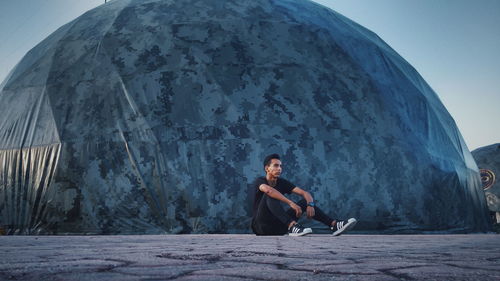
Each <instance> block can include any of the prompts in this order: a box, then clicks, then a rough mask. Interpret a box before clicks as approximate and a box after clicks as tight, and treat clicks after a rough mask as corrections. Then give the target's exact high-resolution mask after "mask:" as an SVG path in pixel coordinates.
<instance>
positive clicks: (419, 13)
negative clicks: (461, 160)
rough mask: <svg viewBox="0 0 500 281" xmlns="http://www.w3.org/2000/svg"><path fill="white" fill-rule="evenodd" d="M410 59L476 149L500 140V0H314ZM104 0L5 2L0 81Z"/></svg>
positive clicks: (0, 9)
mask: <svg viewBox="0 0 500 281" xmlns="http://www.w3.org/2000/svg"><path fill="white" fill-rule="evenodd" d="M113 1H119V0H113ZM316 2H318V3H320V4H323V5H325V6H327V7H330V8H332V9H334V10H336V11H337V12H339V13H341V14H343V15H345V16H347V17H349V18H350V19H352V20H354V21H356V22H358V23H359V24H361V25H363V26H365V27H367V28H368V29H370V30H372V31H374V32H375V33H377V34H378V35H379V36H380V37H381V38H382V39H383V40H384V41H386V42H387V43H388V44H389V45H390V46H391V47H392V48H393V49H395V50H396V51H397V52H398V53H399V54H400V55H401V56H402V57H403V58H405V59H406V60H407V61H408V62H409V63H410V64H412V65H413V66H414V67H415V68H416V69H417V71H418V72H419V73H420V75H422V76H423V77H424V79H425V80H426V81H427V83H428V84H429V85H430V86H431V87H432V88H433V89H434V90H435V91H436V93H437V94H438V95H439V97H440V98H441V101H442V102H443V103H444V105H445V106H446V108H447V109H448V111H449V112H450V113H451V115H452V116H453V118H454V119H455V121H456V123H457V125H458V127H459V129H460V132H461V133H462V135H463V137H464V139H465V142H466V143H467V145H468V147H469V149H470V150H474V149H476V148H478V147H482V146H485V145H489V144H493V143H498V142H500V0H477V1H473V0H316ZM103 3H104V0H99V1H97V0H16V1H8V0H1V1H0V38H1V40H0V81H3V80H4V78H5V77H6V76H7V74H8V72H9V71H10V70H11V69H12V68H13V67H14V66H15V64H16V63H17V62H19V60H20V59H21V58H22V56H23V55H24V54H26V52H27V51H29V50H30V49H31V48H32V47H34V46H35V45H36V44H37V43H39V42H40V41H42V40H43V39H44V38H45V37H47V36H48V35H49V34H50V33H52V32H53V31H55V30H56V29H57V28H58V27H60V26H61V25H63V24H65V23H67V22H69V21H70V20H72V19H74V18H76V17H77V16H79V15H81V14H82V13H83V12H85V11H87V10H89V9H92V8H94V7H97V6H98V5H101V4H103Z"/></svg>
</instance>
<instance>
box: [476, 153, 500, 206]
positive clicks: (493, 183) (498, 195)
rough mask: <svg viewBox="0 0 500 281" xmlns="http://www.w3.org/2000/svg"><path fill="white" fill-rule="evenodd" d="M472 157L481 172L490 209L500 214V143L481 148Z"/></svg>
mask: <svg viewBox="0 0 500 281" xmlns="http://www.w3.org/2000/svg"><path fill="white" fill-rule="evenodd" d="M472 156H473V157H474V159H475V160H476V163H477V166H478V167H479V169H480V172H481V173H480V174H481V180H482V183H483V189H484V193H485V195H486V201H487V203H488V208H489V209H490V211H492V212H500V143H496V144H492V145H488V146H483V147H480V148H478V149H476V150H474V151H472Z"/></svg>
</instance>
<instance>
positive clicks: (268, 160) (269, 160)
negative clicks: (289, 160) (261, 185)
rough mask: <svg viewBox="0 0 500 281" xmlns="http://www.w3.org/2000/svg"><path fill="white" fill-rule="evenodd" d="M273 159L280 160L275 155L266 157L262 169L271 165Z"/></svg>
mask: <svg viewBox="0 0 500 281" xmlns="http://www.w3.org/2000/svg"><path fill="white" fill-rule="evenodd" d="M273 159H279V160H281V158H280V156H279V155H278V154H276V153H273V154H271V155H267V156H266V158H264V168H265V167H266V166H268V165H269V164H271V160H273Z"/></svg>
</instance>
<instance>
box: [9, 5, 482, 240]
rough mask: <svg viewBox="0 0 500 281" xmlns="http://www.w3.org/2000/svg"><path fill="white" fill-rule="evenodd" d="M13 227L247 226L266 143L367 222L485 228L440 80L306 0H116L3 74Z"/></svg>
mask: <svg viewBox="0 0 500 281" xmlns="http://www.w3.org/2000/svg"><path fill="white" fill-rule="evenodd" d="M0 89H1V92H0V112H2V119H1V120H0V149H1V150H0V165H1V166H0V177H1V178H0V184H1V185H0V219H1V223H0V226H2V227H3V228H4V229H6V230H7V232H9V233H48V234H50V233H203V232H229V233H241V232H250V228H249V224H250V216H251V209H250V206H251V201H252V199H253V191H252V190H249V186H248V183H250V182H251V181H252V180H253V179H254V178H255V177H257V176H260V175H263V172H264V171H263V168H262V164H261V162H262V159H263V157H264V156H265V155H266V154H268V153H273V152H277V153H280V154H282V155H283V162H284V165H285V166H284V167H285V172H284V175H283V176H284V177H285V178H287V179H289V180H291V181H292V182H294V183H295V184H296V185H298V186H300V187H302V188H305V189H307V190H310V191H311V192H312V193H313V195H314V197H315V198H316V201H317V202H318V205H319V206H321V207H322V208H323V209H324V210H326V211H327V212H329V213H330V214H331V215H332V216H334V217H340V218H346V217H351V216H353V217H357V218H358V219H359V220H360V223H359V225H358V227H357V229H358V230H366V231H379V232H386V233H398V232H399V233H400V232H425V231H443V232H470V231H483V230H487V229H488V227H489V226H488V223H487V218H488V212H487V206H486V202H485V198H484V194H483V191H482V189H481V182H480V179H479V174H478V169H477V167H476V165H475V162H474V160H473V159H472V156H471V154H470V152H469V151H468V149H467V147H466V146H465V144H464V141H463V140H462V137H461V135H460V133H459V131H458V129H457V127H456V125H455V123H454V121H453V119H452V118H451V117H450V115H449V114H448V112H447V111H446V109H445V108H444V106H443V105H442V103H441V102H440V101H439V99H438V97H437V96H436V94H435V93H434V92H433V91H432V89H431V88H430V87H429V86H428V85H427V84H426V82H425V81H424V80H423V79H422V78H421V77H420V75H419V74H418V73H417V72H416V71H415V70H414V69H413V67H411V66H410V65H409V64H408V63H407V62H406V61H405V60H403V59H402V58H401V57H400V56H399V55H398V54H397V53H396V52H395V51H394V50H392V49H391V48H390V47H389V46H388V45H387V44H385V43H384V42H383V41H382V40H381V39H380V38H379V37H377V35H375V34H374V33H372V32H370V31H369V30H367V29H365V28H363V27H362V26H360V25H358V24H356V23H354V22H352V21H351V20H349V19H347V18H345V17H343V16H342V15H340V14H338V13H336V12H334V11H332V10H330V9H327V8H325V7H323V6H321V5H318V4H315V3H313V2H310V1H292V0H282V1H277V0H276V1H272V0H258V1H236V0H234V1H221V0H207V1H196V0H176V1H168V0H164V1H161V0H153V1H151V0H150V1H144V0H140V1H130V0H122V1H110V2H109V3H107V4H105V5H102V6H100V7H98V8H96V9H93V10H91V11H89V12H87V13H85V14H84V15H82V16H81V17H79V18H77V19H76V20H74V21H72V22H70V23H68V24H66V25H64V26H63V27H61V28H60V29H58V30H57V31H56V32H54V33H53V34H52V35H50V36H49V37H48V38H47V39H45V40H44V41H43V42H41V43H40V44H39V45H37V46H36V47H35V48H33V49H32V50H31V51H30V52H28V54H26V56H25V57H24V58H23V59H22V61H21V62H20V63H19V64H18V65H17V66H16V67H15V68H14V69H13V70H12V71H11V73H10V74H9V76H8V78H7V79H6V80H5V81H4V82H3V84H2V86H1V87H0Z"/></svg>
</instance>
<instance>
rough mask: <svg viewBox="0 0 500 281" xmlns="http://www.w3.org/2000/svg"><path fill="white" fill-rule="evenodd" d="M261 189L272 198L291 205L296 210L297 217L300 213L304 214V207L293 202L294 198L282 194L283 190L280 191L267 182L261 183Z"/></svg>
mask: <svg viewBox="0 0 500 281" xmlns="http://www.w3.org/2000/svg"><path fill="white" fill-rule="evenodd" d="M259 190H260V191H262V192H264V194H266V195H267V196H269V197H271V198H274V199H277V200H280V201H281V202H284V203H286V204H288V205H290V207H291V208H292V209H294V210H295V215H297V218H298V217H300V215H302V209H301V208H300V206H299V205H297V204H295V202H293V201H292V200H290V199H288V198H286V197H285V195H283V194H281V192H279V191H278V190H276V189H275V188H273V187H271V186H269V185H267V184H261V185H260V186H259Z"/></svg>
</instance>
